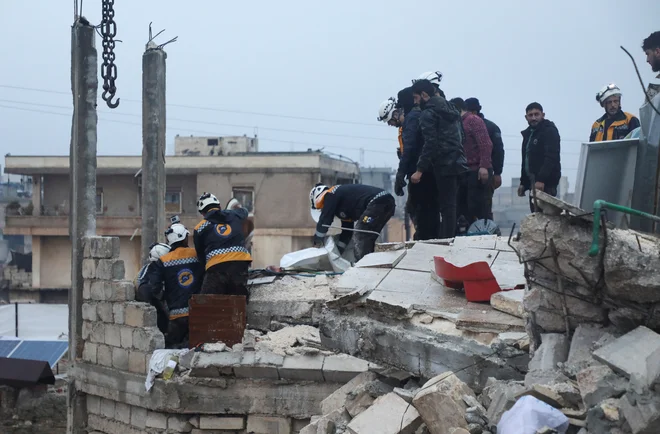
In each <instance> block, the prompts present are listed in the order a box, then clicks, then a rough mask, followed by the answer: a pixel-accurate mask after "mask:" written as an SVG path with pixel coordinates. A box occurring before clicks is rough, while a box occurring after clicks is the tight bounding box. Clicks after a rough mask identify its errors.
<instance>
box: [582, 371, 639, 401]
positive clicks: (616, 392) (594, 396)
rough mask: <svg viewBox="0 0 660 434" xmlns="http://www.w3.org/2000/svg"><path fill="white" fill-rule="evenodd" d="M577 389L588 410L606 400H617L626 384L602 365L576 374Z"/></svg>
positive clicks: (623, 391) (624, 389)
mask: <svg viewBox="0 0 660 434" xmlns="http://www.w3.org/2000/svg"><path fill="white" fill-rule="evenodd" d="M577 382H578V387H579V388H580V394H581V396H582V401H583V402H584V405H585V406H586V407H587V408H589V407H593V406H595V405H596V404H598V403H599V402H601V401H603V400H605V399H607V398H619V397H621V395H623V394H624V393H625V391H626V387H627V382H626V381H625V379H623V378H621V377H619V376H618V375H616V374H615V373H614V371H612V370H611V369H610V368H608V367H607V366H604V365H596V366H590V367H588V368H586V369H583V370H582V371H580V372H579V373H578V374H577Z"/></svg>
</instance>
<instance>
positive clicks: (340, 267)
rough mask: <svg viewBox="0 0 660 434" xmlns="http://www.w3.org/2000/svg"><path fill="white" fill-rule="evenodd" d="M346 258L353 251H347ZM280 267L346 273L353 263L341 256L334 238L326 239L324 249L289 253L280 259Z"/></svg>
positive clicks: (314, 248) (312, 248) (313, 248)
mask: <svg viewBox="0 0 660 434" xmlns="http://www.w3.org/2000/svg"><path fill="white" fill-rule="evenodd" d="M344 253H345V255H344V256H348V255H349V254H350V253H351V251H350V249H347V250H346V252H344ZM280 267H281V268H285V269H289V270H293V269H309V270H324V271H334V272H344V271H346V270H348V269H349V268H350V267H351V263H350V262H349V261H348V260H346V259H344V258H343V257H342V255H340V254H339V250H338V249H337V246H336V244H335V240H334V238H333V237H326V239H325V246H324V247H318V248H316V247H310V248H309V249H303V250H298V251H296V252H291V253H287V254H286V255H284V256H282V259H280Z"/></svg>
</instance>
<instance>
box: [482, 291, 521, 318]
mask: <svg viewBox="0 0 660 434" xmlns="http://www.w3.org/2000/svg"><path fill="white" fill-rule="evenodd" d="M524 295H525V290H523V289H514V290H511V291H502V292H496V293H495V294H493V295H491V297H490V305H491V306H493V308H495V309H497V310H499V311H501V312H504V313H508V314H509V315H513V316H517V317H518V318H523V317H524V313H525V310H524V309H523V296H524Z"/></svg>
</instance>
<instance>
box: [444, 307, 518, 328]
mask: <svg viewBox="0 0 660 434" xmlns="http://www.w3.org/2000/svg"><path fill="white" fill-rule="evenodd" d="M456 328H457V329H459V330H468V331H471V332H475V333H501V332H522V331H524V330H525V323H524V322H523V320H522V319H520V318H517V317H515V316H513V315H509V314H506V313H504V312H500V311H497V310H495V309H493V308H492V307H490V306H487V305H477V304H472V303H471V304H468V308H467V309H464V310H463V311H462V312H461V313H460V314H459V315H458V319H457V320H456Z"/></svg>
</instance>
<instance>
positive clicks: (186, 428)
mask: <svg viewBox="0 0 660 434" xmlns="http://www.w3.org/2000/svg"><path fill="white" fill-rule="evenodd" d="M188 419H190V418H189V417H188V416H169V417H168V418H167V431H168V432H186V433H188V432H190V431H192V427H193V426H192V424H191V423H190V422H189V421H188Z"/></svg>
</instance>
